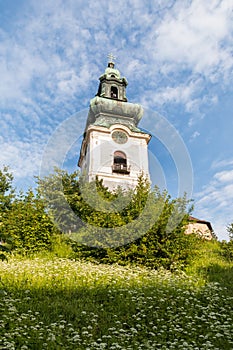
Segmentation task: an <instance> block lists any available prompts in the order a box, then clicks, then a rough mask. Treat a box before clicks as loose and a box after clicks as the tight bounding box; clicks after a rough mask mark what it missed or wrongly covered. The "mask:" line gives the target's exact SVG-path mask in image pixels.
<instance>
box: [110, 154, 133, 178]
mask: <svg viewBox="0 0 233 350" xmlns="http://www.w3.org/2000/svg"><path fill="white" fill-rule="evenodd" d="M112 171H113V173H120V174H129V173H130V169H129V166H128V165H127V157H126V155H125V153H124V152H121V151H116V152H115V153H114V156H113V166H112Z"/></svg>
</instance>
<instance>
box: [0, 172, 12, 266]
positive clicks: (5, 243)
mask: <svg viewBox="0 0 233 350" xmlns="http://www.w3.org/2000/svg"><path fill="white" fill-rule="evenodd" d="M12 180H13V176H12V174H11V173H10V172H9V169H8V167H7V166H4V167H3V169H2V170H0V259H1V260H4V259H6V256H7V255H6V253H8V252H9V251H10V249H11V242H12V239H11V237H9V236H8V235H7V234H6V233H5V231H4V229H3V226H4V221H5V220H6V218H7V217H8V214H9V212H10V210H11V208H12V202H13V200H14V198H15V190H14V188H13V186H12Z"/></svg>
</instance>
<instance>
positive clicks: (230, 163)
mask: <svg viewBox="0 0 233 350" xmlns="http://www.w3.org/2000/svg"><path fill="white" fill-rule="evenodd" d="M110 52H112V53H113V54H114V55H115V56H117V58H116V66H117V68H118V69H119V70H120V71H121V73H122V75H123V76H125V77H126V78H127V80H128V82H129V85H128V88H127V97H128V100H129V101H130V102H136V103H141V104H142V105H143V107H144V108H145V110H146V113H145V117H144V118H143V119H142V121H141V127H142V128H145V129H146V130H148V131H150V132H151V133H152V135H153V141H152V142H151V145H150V153H151V154H152V156H151V172H152V180H153V183H158V184H162V186H165V187H167V189H168V190H169V192H171V194H172V195H174V196H175V195H176V193H179V191H180V190H183V187H182V184H184V183H185V186H186V185H187V188H188V192H189V190H190V188H191V187H193V190H192V191H190V193H189V195H190V197H191V198H193V199H194V205H195V210H194V212H193V215H194V216H197V217H198V218H200V219H205V220H208V221H211V223H212V225H213V228H214V230H215V232H216V234H217V235H218V237H219V239H227V237H228V235H227V233H226V226H227V224H229V223H230V222H232V221H233V211H232V202H233V147H232V146H233V141H232V139H233V138H232V134H233V115H232V114H233V112H232V111H233V108H232V104H233V73H232V72H233V0H222V1H221V0H212V1H203V0H177V1H174V0H173V1H170V0H167V1H162V0H158V1H146V0H145V1H141V0H118V1H106V0H99V1H88V0H85V1H83V0H66V1H61V0H46V1H45V0H40V1H36V0H8V1H4V0H0V62H1V64H0V77H1V82H0V109H1V118H0V143H1V152H0V166H1V167H2V166H3V165H4V164H5V165H9V167H10V169H11V171H12V172H13V174H14V177H15V185H16V186H17V188H18V189H20V188H21V189H23V190H25V189H27V188H28V187H29V186H32V187H33V186H35V180H34V176H37V175H39V174H40V169H41V164H43V157H44V154H45V152H48V147H47V148H46V145H47V144H48V143H49V142H51V140H53V141H54V140H55V139H56V137H57V135H58V134H57V130H60V129H59V128H61V126H64V125H65V128H66V127H67V129H66V130H68V131H70V132H71V130H72V132H73V133H74V132H75V134H76V135H77V137H76V140H74V137H73V136H72V137H69V134H66V135H65V136H64V133H63V134H62V133H61V134H60V135H61V136H60V141H59V142H58V141H57V139H56V142H55V147H57V150H59V146H60V145H66V147H67V149H66V157H65V158H64V154H63V158H62V160H61V159H60V163H62V164H61V165H63V166H64V167H65V168H67V169H68V170H70V171H73V170H75V169H76V166H77V158H78V153H79V144H80V139H81V135H82V132H83V128H84V125H85V118H86V111H87V108H88V106H89V100H90V99H91V98H92V97H94V95H95V94H96V92H97V88H98V78H99V76H100V75H101V74H102V73H103V72H104V69H105V67H106V64H107V55H108V53H110ZM74 115H76V119H74V118H73V116H74ZM158 116H159V117H158ZM77 120H78V122H77ZM67 121H69V122H68V124H66V123H67ZM72 122H73V123H74V124H73V126H72V127H71V123H72ZM67 125H68V126H67ZM54 135H56V137H55V136H54ZM164 135H165V136H164ZM63 138H65V140H64V139H63ZM71 139H72V143H71V141H69V140H71ZM61 153H62V152H61ZM187 159H189V160H188V161H187ZM182 160H183V163H184V161H185V162H186V163H187V164H186V165H185V164H183V163H182ZM152 163H153V164H152ZM188 163H189V164H188ZM190 168H191V169H192V172H190ZM161 174H162V175H161ZM161 178H163V181H162V180H161ZM185 186H184V189H186V187H185ZM180 187H181V188H180ZM191 192H192V193H191Z"/></svg>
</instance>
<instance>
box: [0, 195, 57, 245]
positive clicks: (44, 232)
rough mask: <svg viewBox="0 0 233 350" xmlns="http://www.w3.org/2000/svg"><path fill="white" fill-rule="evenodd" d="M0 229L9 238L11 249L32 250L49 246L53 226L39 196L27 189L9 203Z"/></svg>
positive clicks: (53, 231)
mask: <svg viewBox="0 0 233 350" xmlns="http://www.w3.org/2000/svg"><path fill="white" fill-rule="evenodd" d="M2 231H3V233H4V236H5V237H9V239H10V240H11V248H12V249H17V250H18V251H20V252H29V251H30V252H32V251H39V250H43V249H50V248H51V246H52V239H53V235H54V233H55V227H54V224H53V222H52V221H51V219H50V218H49V217H48V214H47V213H46V210H45V205H44V202H43V201H42V199H41V198H40V196H39V195H35V194H34V193H33V191H32V190H29V191H28V192H27V193H26V195H24V194H21V195H19V196H18V197H17V198H15V200H14V201H13V203H12V204H11V208H10V210H9V211H8V213H7V217H5V219H4V221H3V225H2Z"/></svg>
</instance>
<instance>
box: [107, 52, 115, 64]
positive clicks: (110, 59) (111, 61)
mask: <svg viewBox="0 0 233 350" xmlns="http://www.w3.org/2000/svg"><path fill="white" fill-rule="evenodd" d="M108 58H109V61H108V63H113V64H114V60H115V59H116V57H115V56H113V54H112V53H109V54H108Z"/></svg>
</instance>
